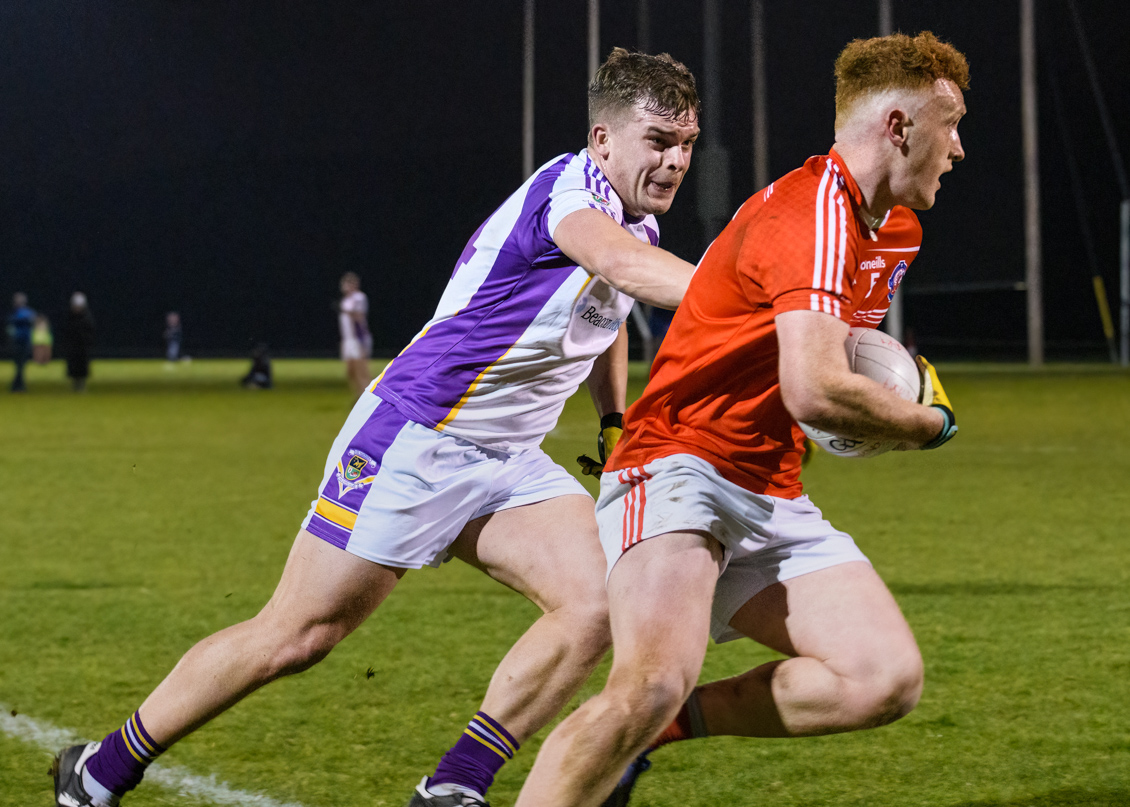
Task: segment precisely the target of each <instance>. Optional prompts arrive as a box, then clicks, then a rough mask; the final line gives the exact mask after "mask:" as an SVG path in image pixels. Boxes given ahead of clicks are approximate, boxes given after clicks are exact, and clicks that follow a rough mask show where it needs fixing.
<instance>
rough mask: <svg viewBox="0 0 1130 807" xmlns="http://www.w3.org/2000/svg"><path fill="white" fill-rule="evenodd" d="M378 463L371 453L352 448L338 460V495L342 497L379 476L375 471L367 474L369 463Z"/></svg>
mask: <svg viewBox="0 0 1130 807" xmlns="http://www.w3.org/2000/svg"><path fill="white" fill-rule="evenodd" d="M370 464H372V465H376V463H375V462H373V458H372V457H370V456H369V455H367V454H365V453H363V452H361V451H357V450H356V449H350V450H349V451H348V452H346V455H345V456H344V457H342V458H341V459H340V460H338V462H337V490H338V494H337V497H338V498H339V499H340V498H341V497H342V496H344V495H345V494H346V493H348V492H349V491H351V490H356V489H357V488H360V487H363V486H365V485H368V484H369V483H370V482H372V481H373V480H374V479H376V478H377V475H376V474H375V473H372V474H369V475H367V476H366V475H365V470H366V469H367V468H368V467H369V465H370Z"/></svg>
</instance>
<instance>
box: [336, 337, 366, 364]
mask: <svg viewBox="0 0 1130 807" xmlns="http://www.w3.org/2000/svg"><path fill="white" fill-rule="evenodd" d="M372 355H373V339H372V337H367V338H365V339H346V340H344V341H343V342H342V343H341V360H342V361H350V360H352V359H367V358H369V357H370V356H372Z"/></svg>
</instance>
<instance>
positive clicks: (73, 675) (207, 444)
mask: <svg viewBox="0 0 1130 807" xmlns="http://www.w3.org/2000/svg"><path fill="white" fill-rule="evenodd" d="M276 364H277V367H276V371H277V381H278V388H277V389H275V390H273V391H270V392H250V391H245V390H242V389H239V388H238V387H237V385H236V383H235V379H236V378H238V377H239V376H240V375H241V374H242V372H243V371H244V369H245V362H220V361H216V362H196V363H193V364H191V365H179V366H177V367H176V368H175V369H174V370H168V371H167V370H165V369H163V365H162V364H161V363H160V362H97V363H95V366H94V373H95V375H94V377H93V379H92V381H91V384H90V390H89V392H88V393H87V394H85V395H73V394H71V393H70V391H69V390H68V388H67V387H66V385H65V384H64V383H63V381H62V379H61V375H62V371H61V369H60V367H59V365H58V364H55V365H52V366H49V367H47V368H33V372H32V375H31V379H30V386H31V392H29V393H28V394H27V395H24V396H11V395H8V394H6V393H0V509H2V512H3V514H4V520H3V523H2V526H0V572H2V576H0V624H2V626H3V630H2V631H0V703H3V704H4V705H5V706H6V707H7V708H9V709H12V710H15V711H16V712H18V713H19V714H23V715H27V716H29V717H30V718H32V719H33V720H35V721H39V722H40V723H42V724H44V725H47V724H50V725H53V726H57V727H61V728H66V729H70V730H72V731H74V732H76V733H77V734H79V735H82V736H86V737H90V738H97V737H101V736H102V735H103V734H105V733H106V732H107V731H109V730H111V729H113V728H115V727H116V726H118V725H120V724H121V722H122V721H123V720H124V719H125V718H126V717H127V716H128V715H129V714H130V713H131V712H132V711H133V710H134V709H135V708H137V706H138V704H139V703H140V702H141V701H142V700H143V699H144V697H145V696H146V695H147V694H148V692H149V691H150V689H152V687H153V686H154V685H156V683H157V682H158V681H159V680H160V678H161V677H162V676H163V675H164V673H165V672H167V670H168V669H169V668H170V667H171V666H172V665H173V664H175V663H176V661H177V659H178V658H179V657H180V655H181V654H182V653H183V652H184V651H185V650H187V649H188V647H189V646H190V645H191V644H192V643H193V642H195V641H197V640H198V639H200V638H202V637H204V636H206V635H208V634H209V633H211V632H213V631H215V630H218V629H220V628H222V627H225V626H226V625H228V624H231V623H232V622H235V621H238V620H241V619H245V618H247V617H250V616H251V615H253V614H254V613H255V612H256V611H257V610H258V608H259V607H260V606H261V605H262V603H263V602H265V601H266V599H267V598H268V596H269V595H270V593H271V591H272V589H273V587H274V584H275V582H276V581H277V578H278V574H279V572H280V571H281V569H282V565H283V561H284V560H285V558H286V553H287V549H288V548H289V545H290V542H291V540H292V539H293V536H294V533H295V531H296V530H297V527H298V524H299V521H300V519H301V518H302V516H303V515H304V513H305V511H306V508H307V506H308V503H309V501H310V499H311V498H312V497H313V496H314V492H315V486H316V484H317V482H318V478H319V476H320V472H321V468H322V464H323V462H324V458H325V453H326V451H327V450H328V448H329V445H330V442H331V440H332V438H333V436H334V435H335V434H336V432H337V430H338V428H339V427H340V425H341V423H342V422H343V420H344V418H345V415H346V413H347V412H348V410H349V407H350V403H351V402H350V397H349V394H348V393H347V392H346V390H345V388H344V384H343V383H342V382H341V381H340V380H339V377H340V372H341V370H340V365H339V364H338V363H336V362H287V361H280V362H277V363H276ZM8 373H10V370H8V369H5V370H3V371H0V383H2V384H3V385H4V388H5V389H6V386H7V380H8V378H10V375H8ZM941 374H942V377H943V379H944V380H945V382H946V388H947V391H948V392H950V394H951V397H952V399H953V400H954V402H955V405H956V408H957V414H958V418H959V421H960V423H961V432H960V434H959V435H958V437H957V439H956V440H955V441H954V442H952V443H951V444H949V445H947V446H945V447H944V448H942V449H940V450H938V451H936V452H929V453H908V454H896V455H886V456H883V457H878V458H875V459H872V460H865V461H852V460H841V459H838V458H834V457H829V456H827V455H824V456H820V457H818V458H817V460H816V462H814V463H813V464H812V465H811V466H810V467H809V468H808V469H807V470H806V471H805V482H806V485H807V489H808V492H809V493H810V494H811V495H812V497H813V499H814V500H815V501H816V502H817V503H818V504H819V505H820V506H821V507H822V508H823V509H824V512H825V514H826V515H827V516H828V517H829V518H830V519H831V520H832V521H833V523H835V524H836V525H837V526H839V527H841V528H843V529H845V530H847V531H848V532H850V533H852V534H853V535H854V536H855V537H856V540H857V541H858V542H859V544H860V545H861V546H862V547H863V549H864V550H865V551H866V552H867V553H868V554H869V556H870V557H871V559H872V560H873V561H874V563H875V565H876V567H877V568H878V569H879V570H880V572H881V573H882V574H883V576H884V578H885V579H886V580H887V582H888V584H889V585H890V587H891V589H892V590H893V591H894V593H895V596H896V597H897V598H898V600H899V602H900V604H901V606H902V608H903V609H904V611H905V613H906V615H907V617H908V619H909V621H910V623H911V625H912V627H913V628H914V630H915V633H916V635H917V637H918V640H919V643H920V644H921V647H922V651H923V655H924V657H925V660H926V668H927V687H926V692H925V694H924V696H923V699H922V702H921V704H920V705H919V707H918V709H917V710H916V711H915V712H913V713H912V714H911V715H910V716H908V717H907V718H905V719H904V720H902V721H900V722H899V723H896V724H894V725H893V726H889V727H886V728H882V729H878V730H875V731H869V732H861V733H857V734H850V735H840V736H835V737H824V738H815V739H805V740H739V739H732V738H712V739H708V740H702V741H696V742H690V743H682V744H679V745H676V746H671V747H668V748H665V749H663V750H661V751H659V752H657V753H656V754H655V756H654V761H655V767H654V768H653V771H652V772H651V773H649V774H647V775H646V776H645V777H644V778H643V779H641V782H640V785H639V788H638V791H637V796H636V798H635V799H634V800H633V805H635V807H647V806H648V805H651V806H652V807H668V806H669V807H676V805H678V806H679V807H683V806H684V805H685V806H687V807H691V806H697V805H702V806H703V807H706V806H707V805H723V804H759V805H782V806H783V807H784V806H788V807H792V806H793V805H797V806H798V807H799V805H806V806H808V807H811V806H813V805H837V806H839V805H860V807H862V806H863V805H866V806H867V807H887V806H888V805H889V807H907V805H932V806H933V805H937V806H938V807H1060V805H1080V806H1082V805H1087V806H1088V807H1099V806H1100V805H1101V806H1102V807H1113V806H1114V805H1127V804H1130V710H1128V708H1127V703H1130V596H1128V595H1127V583H1128V577H1130V572H1128V568H1130V545H1128V544H1130V539H1128V536H1127V524H1128V523H1130V492H1128V488H1127V483H1128V482H1130V376H1127V375H1126V374H1125V373H1118V372H1109V371H1105V370H1103V368H1057V369H1056V370H1054V371H1049V372H1046V373H1041V374H1033V373H1030V372H1027V371H1024V370H1015V369H1011V370H1010V369H1008V368H976V367H964V366H961V367H959V366H953V367H948V368H947V367H943V368H942V370H941ZM641 383H642V370H641V368H639V367H636V368H634V385H633V392H632V394H633V396H634V395H635V394H638V391H639V388H640V384H641ZM595 432H596V422H595V417H594V416H593V414H592V410H591V406H590V404H589V403H588V400H587V396H585V394H584V392H583V391H582V393H581V394H580V395H579V396H577V397H576V398H575V399H574V400H573V401H571V402H570V404H569V406H568V408H567V411H566V414H565V416H564V417H563V419H562V422H561V424H560V425H559V426H558V428H557V430H556V431H555V432H554V433H553V434H552V435H550V437H549V438H548V439H547V441H546V448H547V450H548V451H549V452H550V453H551V454H552V455H554V456H555V457H556V458H557V459H558V460H559V461H560V462H562V463H564V464H565V465H566V466H567V467H572V465H571V463H572V459H573V457H575V456H576V455H577V454H578V453H580V452H581V451H590V450H591V449H592V448H593V446H592V443H593V441H594V437H595ZM535 613H536V612H535V609H534V608H533V607H532V606H530V605H529V604H527V603H526V602H525V601H524V600H523V599H522V598H520V597H518V596H517V595H515V594H513V593H511V592H509V591H507V590H505V589H503V588H502V587H501V586H499V585H498V584H496V583H494V582H492V581H490V580H488V579H487V578H485V577H484V576H482V575H480V574H479V573H478V572H475V571H473V570H471V569H469V568H467V567H465V566H461V565H460V564H459V563H457V562H456V563H451V564H447V565H446V566H445V567H444V568H442V569H439V570H424V571H421V572H416V573H411V574H408V575H406V577H405V579H404V581H403V582H402V584H401V586H400V587H398V589H397V591H396V592H395V593H394V594H393V595H392V597H391V598H390V599H389V601H388V602H386V603H385V605H383V606H382V607H381V608H380V609H378V612H377V614H376V615H375V616H374V618H372V619H371V620H370V621H369V622H368V623H367V624H366V625H364V626H363V627H362V628H361V629H360V630H358V631H357V632H356V634H354V635H353V636H351V637H350V638H349V639H347V640H346V641H345V642H344V643H343V644H342V645H341V646H340V647H339V648H338V649H337V650H335V651H334V652H333V653H332V654H331V655H330V657H329V658H328V659H327V660H326V661H324V662H323V663H321V664H320V665H318V666H317V667H315V668H314V669H313V670H311V671H309V672H307V673H304V674H302V675H300V676H297V677H295V678H291V679H285V680H283V681H280V682H277V683H275V684H273V685H271V686H269V687H267V688H266V689H264V690H263V691H261V692H259V693H257V694H255V695H254V696H252V697H251V698H249V699H248V700H247V701H246V702H244V703H243V704H241V705H240V706H238V707H237V708H235V709H234V710H233V711H231V712H230V713H228V714H226V715H224V716H222V717H221V718H219V719H218V720H217V721H215V722H214V723H213V724H211V725H209V726H207V727H205V728H204V729H202V730H201V731H199V732H197V733H196V734H194V735H192V736H191V737H189V738H188V739H186V740H185V741H183V742H182V743H180V744H178V745H177V746H176V747H175V749H174V750H173V751H171V752H170V753H169V754H167V755H166V756H165V757H164V758H163V759H162V762H165V763H168V764H174V765H179V766H183V767H185V768H188V769H190V770H191V771H193V772H194V773H197V774H200V775H202V776H210V775H214V776H215V777H216V780H218V781H224V782H227V783H228V784H229V785H230V786H231V787H233V788H238V789H239V790H242V791H249V792H258V793H263V794H266V795H268V796H270V797H271V798H273V799H276V800H277V801H280V802H297V803H300V804H301V805H305V807H338V806H339V805H340V806H341V807H352V806H353V805H357V806H358V807H360V806H361V805H365V806H366V807H371V806H372V805H402V804H404V803H405V802H407V800H408V797H409V794H410V792H411V789H412V787H413V786H414V785H415V783H416V782H417V781H418V780H419V778H420V777H421V776H423V775H424V774H425V773H428V772H430V771H431V769H432V767H433V766H434V764H435V762H436V761H437V760H438V758H439V756H440V755H441V754H442V753H443V751H444V750H445V749H446V748H447V747H448V746H450V744H451V743H453V742H454V741H455V739H456V738H457V737H458V735H459V732H460V731H461V729H462V727H463V725H464V724H465V722H466V720H467V719H468V718H469V716H470V715H471V714H472V713H473V712H474V711H475V709H476V708H477V706H478V704H479V701H480V698H481V697H482V693H483V691H484V690H485V687H486V684H487V681H488V679H489V677H490V674H491V672H492V671H493V668H494V665H495V664H496V662H497V661H498V659H499V658H501V657H502V655H503V654H504V653H505V651H506V650H507V649H508V648H509V646H510V644H511V643H512V642H513V641H514V640H515V639H517V637H518V636H519V635H521V633H522V631H523V630H524V629H525V628H526V626H527V625H528V624H529V623H530V622H531V621H532V620H533V619H534V617H535ZM771 657H772V656H771V654H769V653H768V652H767V651H765V650H763V649H761V648H759V647H757V646H755V645H753V644H752V643H750V642H734V643H731V644H727V645H723V646H719V647H711V649H710V651H709V653H708V655H707V661H706V669H705V671H704V678H705V679H712V678H717V677H719V676H725V675H731V674H736V673H739V672H742V671H744V670H746V669H748V668H749V667H751V666H753V665H755V664H758V663H760V662H762V661H764V660H766V659H768V658H771ZM606 670H607V667H606V666H604V667H602V668H601V669H600V670H599V671H598V672H597V674H596V675H595V676H594V677H593V679H592V680H591V681H590V682H589V684H587V685H586V687H585V689H584V691H583V692H582V693H581V695H580V696H579V697H580V698H584V697H588V696H590V695H591V694H593V693H594V692H595V691H597V690H598V689H599V688H600V686H601V685H602V683H603V680H604V676H605V674H606ZM543 737H544V732H543V734H542V735H539V736H538V737H536V738H535V739H534V740H531V741H530V742H529V743H527V745H526V746H525V747H524V748H523V749H522V751H521V752H520V753H519V755H518V757H517V758H516V759H515V761H514V762H512V763H509V764H508V765H507V766H506V767H505V768H504V769H503V771H502V773H501V774H500V776H499V779H498V781H497V782H496V785H495V787H494V789H493V790H492V792H491V798H492V800H493V801H494V803H495V804H496V805H507V804H512V803H513V801H514V799H515V797H516V795H517V792H518V789H519V787H520V786H521V782H522V780H523V778H524V777H525V775H526V773H527V771H528V770H529V766H530V765H531V763H532V761H533V758H534V755H535V753H536V751H537V747H538V745H539V743H540V741H541V739H542V738H543ZM49 764H50V755H49V753H47V752H46V751H44V750H43V749H42V748H40V747H37V746H36V745H34V744H32V743H29V742H27V741H25V740H22V739H19V738H17V737H16V736H12V735H6V734H4V733H2V732H0V805H5V806H7V805H13V806H14V805H20V807H24V806H25V805H37V804H38V805H47V804H50V803H51V795H50V794H51V790H50V780H49V777H47V776H46V770H47V768H48V765H49ZM199 803H201V802H200V801H198V800H194V799H192V798H188V797H186V796H184V795H181V794H178V793H176V792H175V791H172V790H168V789H164V788H162V787H159V786H157V785H156V784H153V783H149V782H146V783H143V784H142V786H141V787H140V788H139V789H138V790H137V791H135V792H134V793H133V794H132V796H131V798H129V799H128V801H127V804H128V805H129V807H143V806H144V805H182V804H199Z"/></svg>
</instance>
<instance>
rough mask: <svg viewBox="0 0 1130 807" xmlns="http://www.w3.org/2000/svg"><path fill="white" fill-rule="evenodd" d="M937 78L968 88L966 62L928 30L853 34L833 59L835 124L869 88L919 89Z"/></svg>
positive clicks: (871, 90)
mask: <svg viewBox="0 0 1130 807" xmlns="http://www.w3.org/2000/svg"><path fill="white" fill-rule="evenodd" d="M940 78H944V79H949V80H950V81H952V82H953V83H954V84H956V85H957V86H958V87H960V88H961V89H963V90H967V89H969V63H968V62H967V61H966V60H965V55H964V54H963V53H961V51H959V50H958V49H957V48H955V47H954V46H953V45H951V44H949V43H948V42H942V41H941V40H939V39H938V38H937V37H936V36H934V35H933V34H932V33H930V32H929V31H923V32H922V33H920V34H918V36H915V37H910V36H907V35H906V34H891V35H890V36H878V37H874V38H873V39H855V40H852V41H851V42H849V43H848V46H847V47H846V48H844V49H843V52H842V53H840V55H839V57H838V58H837V59H836V125H837V127H838V126H839V125H840V123H841V121H843V120H844V119H845V118H846V116H847V115H848V113H850V112H851V110H852V108H853V107H854V105H855V103H856V102H857V101H858V100H860V99H861V98H864V97H865V96H867V95H870V94H871V93H873V92H881V91H882V90H893V89H907V90H919V89H924V88H926V87H929V86H931V85H933V84H934V82H935V81H937V80H938V79H940Z"/></svg>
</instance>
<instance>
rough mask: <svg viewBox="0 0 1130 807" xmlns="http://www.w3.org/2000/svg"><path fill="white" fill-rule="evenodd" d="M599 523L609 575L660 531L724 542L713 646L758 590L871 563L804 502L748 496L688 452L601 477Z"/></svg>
mask: <svg viewBox="0 0 1130 807" xmlns="http://www.w3.org/2000/svg"><path fill="white" fill-rule="evenodd" d="M596 521H597V524H598V525H599V526H600V543H601V545H602V546H603V547H604V554H605V557H606V558H607V560H608V572H609V574H611V572H612V567H613V566H614V565H615V564H616V561H618V560H619V559H620V557H621V556H622V555H623V554H624V553H625V552H627V551H628V550H629V549H631V548H632V547H633V546H635V545H636V544H638V543H639V542H640V541H645V540H647V539H648V538H653V537H655V536H657V535H662V534H664V533H668V532H682V531H688V530H695V531H702V532H708V533H710V534H711V535H712V536H714V537H715V538H716V539H717V540H718V542H719V543H721V544H722V546H723V548H724V550H725V557H724V563H723V571H722V574H721V576H720V577H719V578H718V585H717V587H716V588H715V591H714V606H713V609H712V612H711V618H710V623H711V624H710V635H711V636H713V637H714V641H716V642H728V641H731V640H733V639H737V638H740V637H741V635H742V634H740V633H738V631H736V630H734V629H733V628H731V627H730V620H731V619H732V618H733V616H734V614H736V613H737V612H738V609H740V608H741V607H742V606H743V605H745V604H746V603H747V602H749V600H750V599H751V598H752V597H753V596H754V595H756V594H757V593H758V592H760V591H761V590H762V589H764V588H767V587H768V586H771V585H772V584H774V583H779V582H781V581H783V580H788V579H790V578H793V577H799V576H800V575H802V574H808V573H809V572H815V571H819V570H821V569H828V568H830V567H832V566H839V565H840V564H842V563H850V562H851V561H858V560H861V561H864V562H869V561H867V557H866V556H865V555H864V554H863V553H862V552H861V551H860V550H859V547H857V546H856V545H855V541H853V540H852V539H851V536H850V535H848V534H847V533H846V532H840V531H839V530H837V529H836V528H835V527H833V526H832V525H831V524H829V523H828V522H827V521H826V520H825V519H824V516H823V515H822V514H821V512H820V510H819V508H817V507H816V505H814V504H813V503H812V501H811V500H810V499H809V498H808V497H807V496H801V497H799V498H797V499H782V498H779V497H777V496H766V495H763V494H759V493H751V492H750V491H748V490H746V489H745V488H742V487H739V486H737V485H735V484H734V483H733V482H728V481H727V480H725V479H723V478H722V475H721V474H720V473H718V470H717V469H716V468H715V467H714V466H713V465H711V464H710V463H709V462H707V461H706V460H702V459H699V458H698V457H694V456H691V455H689V454H675V455H673V456H670V457H664V458H663V459H659V460H656V461H654V462H651V463H648V464H647V465H644V466H642V467H640V468H629V469H626V470H621V471H612V472H610V473H606V474H604V475H603V476H602V477H601V479H600V498H599V499H598V500H597V503H596Z"/></svg>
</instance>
